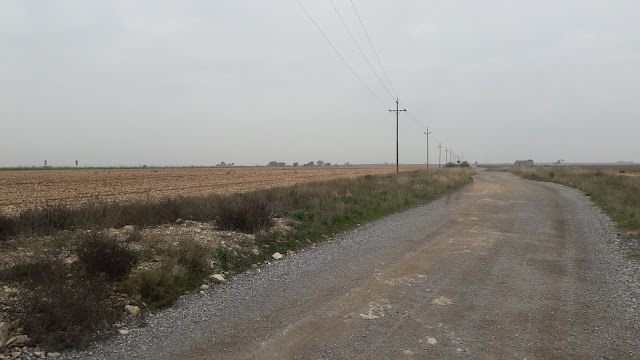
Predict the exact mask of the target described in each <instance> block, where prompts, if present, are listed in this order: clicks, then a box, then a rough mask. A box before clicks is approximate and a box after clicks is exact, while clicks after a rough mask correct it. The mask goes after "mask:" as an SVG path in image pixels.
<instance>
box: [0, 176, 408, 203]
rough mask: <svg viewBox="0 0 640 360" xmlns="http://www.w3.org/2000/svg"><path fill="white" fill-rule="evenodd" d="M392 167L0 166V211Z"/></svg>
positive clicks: (235, 188) (225, 189)
mask: <svg viewBox="0 0 640 360" xmlns="http://www.w3.org/2000/svg"><path fill="white" fill-rule="evenodd" d="M418 168H420V167H418V166H412V167H403V168H401V171H408V170H415V169H418ZM394 171H395V168H394V167H391V166H386V167H385V166H380V167H340V168H224V169H220V168H217V169H215V168H205V169H203V168H197V169H105V170H24V171H0V214H9V215H10V214H17V213H19V212H20V211H22V210H25V209H28V208H36V207H40V206H42V205H45V204H59V203H66V204H71V205H76V204H82V203H85V202H88V201H94V200H98V201H115V202H129V201H135V200H146V199H158V198H164V197H176V196H195V195H207V194H211V193H217V194H228V193H234V192H246V191H251V190H256V189H264V188H270V187H277V186H288V185H293V184H296V183H301V182H310V181H321V180H331V179H338V178H354V177H358V176H364V175H369V174H376V175H377V174H388V173H393V172H394Z"/></svg>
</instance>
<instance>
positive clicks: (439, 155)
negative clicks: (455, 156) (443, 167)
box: [438, 144, 442, 167]
mask: <svg viewBox="0 0 640 360" xmlns="http://www.w3.org/2000/svg"><path fill="white" fill-rule="evenodd" d="M441 156H442V144H438V167H440V158H441Z"/></svg>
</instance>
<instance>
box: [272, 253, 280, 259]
mask: <svg viewBox="0 0 640 360" xmlns="http://www.w3.org/2000/svg"><path fill="white" fill-rule="evenodd" d="M271 257H272V258H273V260H280V259H282V258H283V255H282V254H280V253H279V252H277V253H273V255H271Z"/></svg>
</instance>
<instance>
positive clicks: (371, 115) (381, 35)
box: [0, 0, 640, 166]
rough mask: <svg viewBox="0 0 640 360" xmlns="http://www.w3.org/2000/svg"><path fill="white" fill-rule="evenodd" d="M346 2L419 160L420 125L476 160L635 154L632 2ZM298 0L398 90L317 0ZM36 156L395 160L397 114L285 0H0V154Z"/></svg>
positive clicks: (146, 160)
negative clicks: (399, 110) (403, 110)
mask: <svg viewBox="0 0 640 360" xmlns="http://www.w3.org/2000/svg"><path fill="white" fill-rule="evenodd" d="M333 1H334V3H335V4H336V6H337V7H338V9H339V10H340V11H341V14H342V16H343V17H344V18H345V21H346V22H347V24H348V25H349V26H350V29H351V31H352V32H353V33H354V35H355V36H356V38H357V39H358V41H359V43H360V46H361V47H362V49H363V50H364V51H365V53H366V54H367V55H368V56H369V58H370V60H371V61H372V63H373V64H374V65H376V66H377V63H376V62H375V57H374V56H373V53H372V51H371V48H370V47H369V45H368V43H367V41H366V38H365V37H364V33H363V31H362V29H361V27H360V25H359V23H358V20H357V18H356V16H355V13H354V11H353V8H352V7H351V3H350V2H349V0H333ZM354 2H355V4H356V6H357V7H358V10H359V12H360V15H361V16H362V19H363V21H364V23H365V25H366V27H367V30H368V32H369V35H370V36H371V39H372V40H373V43H374V45H375V47H376V49H377V51H378V53H379V55H380V58H381V60H382V62H383V65H384V66H385V69H386V70H387V73H388V74H389V76H390V77H391V80H392V82H393V85H394V87H395V89H396V90H397V92H398V95H399V96H400V102H401V103H402V104H403V106H405V107H406V108H407V110H409V112H410V113H411V115H412V116H413V117H414V118H415V119H414V118H412V117H410V116H408V115H407V114H401V115H400V117H401V119H400V162H401V163H422V162H424V161H425V136H424V135H423V132H424V131H425V130H426V128H425V127H426V126H427V125H428V126H429V127H430V129H431V130H432V132H433V134H432V136H431V138H430V140H431V141H430V145H431V146H430V148H431V154H430V155H431V156H430V159H431V162H432V163H433V162H437V150H438V149H437V147H436V146H437V144H438V142H442V144H443V150H444V147H445V146H446V147H453V148H454V150H455V151H456V152H458V153H460V152H464V153H465V157H466V158H467V159H468V160H470V161H479V162H485V161H489V162H511V161H513V160H515V159H520V158H524V159H526V158H532V159H534V160H536V161H553V160H557V159H559V158H563V159H566V160H567V161H569V162H608V161H617V160H634V161H640V141H639V138H638V137H639V135H640V121H639V120H640V102H639V101H638V94H640V21H638V19H640V2H638V1H635V0H629V1H584V0H563V1H557V0H556V1H533V0H531V1H511V0H510V1H507V0H503V1H497V0H485V1H461V0H458V1H444V0H441V1H377V0H376V1H374V0H371V1H363V0H354ZM301 3H302V4H303V5H304V6H305V7H306V8H307V10H308V11H309V12H310V13H311V15H312V16H313V17H314V19H315V20H316V21H317V22H318V24H319V25H320V26H321V27H322V29H323V30H324V31H325V32H326V34H327V36H328V37H329V38H330V39H331V41H332V42H333V43H334V44H335V46H336V47H337V48H338V50H339V51H340V52H341V54H342V55H343V56H344V57H345V59H346V60H347V61H348V62H349V63H350V64H351V66H352V67H353V68H354V69H355V71H356V72H357V73H358V74H359V75H360V76H361V78H362V79H363V80H364V81H365V83H367V84H368V85H369V87H370V88H371V89H372V90H373V92H374V93H376V95H377V96H378V97H379V98H380V99H381V100H382V101H383V102H384V103H385V105H386V106H387V107H389V108H391V107H393V106H394V102H393V99H392V97H391V96H390V95H389V94H388V93H387V92H386V91H385V90H384V88H383V87H382V85H380V83H379V82H378V80H377V79H376V77H375V76H374V75H373V73H372V72H371V70H370V69H369V67H368V65H366V63H365V62H364V60H363V59H362V56H361V55H360V53H359V52H358V50H357V48H356V47H355V45H354V44H353V42H352V41H351V39H350V38H349V36H348V34H347V32H346V30H345V29H344V27H343V25H342V24H341V23H340V21H339V19H338V17H337V15H336V13H335V11H334V10H333V8H332V7H331V3H330V2H329V1H328V0H326V1H325V0H323V1H320V0H301ZM380 74H382V73H380ZM381 76H383V75H381ZM383 79H384V77H383ZM416 119H417V120H416ZM443 155H444V152H443ZM45 159H47V160H48V161H49V163H50V164H52V165H56V166H65V165H72V164H73V161H74V160H76V159H77V160H79V161H80V164H81V165H94V166H98V165H142V164H148V165H213V164H216V163H218V162H220V161H225V162H235V163H236V164H244V165H252V164H266V163H267V162H268V161H271V160H277V161H285V162H287V163H289V164H290V163H292V162H294V161H299V162H301V163H302V162H305V163H306V162H308V161H312V160H313V161H315V160H320V159H322V160H324V161H330V162H334V163H344V162H347V161H348V162H351V163H384V162H390V163H391V162H393V161H395V119H394V118H393V116H392V115H391V114H389V112H388V111H387V109H386V108H385V107H384V106H383V105H382V104H380V103H379V102H378V100H376V98H374V97H373V96H372V95H371V94H370V93H369V92H368V90H367V89H366V88H365V87H364V86H363V85H362V84H361V83H360V82H359V81H358V80H357V79H356V78H355V77H354V76H353V74H352V73H351V72H350V71H349V70H348V68H347V67H346V66H345V65H344V63H342V61H341V60H340V59H339V58H338V57H337V56H336V55H335V54H334V53H333V50H332V49H331V47H330V46H329V45H328V43H327V42H326V41H325V40H324V38H323V37H322V35H321V34H320V33H319V32H318V31H317V29H316V28H315V27H314V25H313V24H312V23H311V22H310V21H309V19H308V18H307V17H306V15H305V14H304V12H303V11H302V10H301V8H300V7H299V6H298V4H297V2H296V1H295V0H287V1H257V0H255V1H249V0H246V1H241V0H240V1H238V0H234V1H204V0H203V1H158V0H154V1H98V0H96V1H84V0H78V1H64V0H61V1H28V0H0V166H15V165H26V166H30V165H41V164H42V161H43V160H45Z"/></svg>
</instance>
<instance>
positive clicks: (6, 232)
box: [0, 215, 18, 241]
mask: <svg viewBox="0 0 640 360" xmlns="http://www.w3.org/2000/svg"><path fill="white" fill-rule="evenodd" d="M17 234H18V222H17V221H16V220H15V219H14V218H12V217H9V216H6V215H0V241H2V240H6V239H7V238H9V237H12V236H15V235H17Z"/></svg>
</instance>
